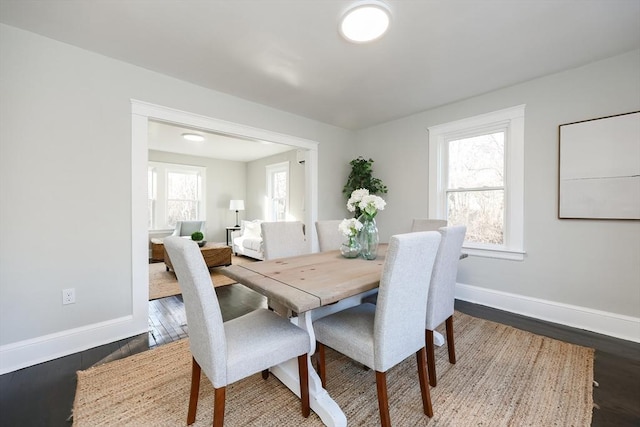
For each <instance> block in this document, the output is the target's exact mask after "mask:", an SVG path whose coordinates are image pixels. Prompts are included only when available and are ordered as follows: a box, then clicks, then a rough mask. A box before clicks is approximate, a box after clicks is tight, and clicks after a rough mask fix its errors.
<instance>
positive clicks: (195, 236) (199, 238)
mask: <svg viewBox="0 0 640 427" xmlns="http://www.w3.org/2000/svg"><path fill="white" fill-rule="evenodd" d="M203 239H204V234H202V232H201V231H194V232H193V233H191V240H193V241H194V242H196V243H198V246H200V247H202V246H204V244H205V243H207V242H205V241H204V240H203Z"/></svg>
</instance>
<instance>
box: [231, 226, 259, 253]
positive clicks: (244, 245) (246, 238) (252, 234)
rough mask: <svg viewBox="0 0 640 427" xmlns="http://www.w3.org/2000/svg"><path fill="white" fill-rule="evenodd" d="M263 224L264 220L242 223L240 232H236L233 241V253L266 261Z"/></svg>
mask: <svg viewBox="0 0 640 427" xmlns="http://www.w3.org/2000/svg"><path fill="white" fill-rule="evenodd" d="M261 222H262V220H260V219H256V220H253V221H244V220H243V221H241V222H240V231H238V232H235V233H234V237H233V239H232V241H233V252H234V253H235V254H236V255H244V256H248V257H251V258H255V259H259V260H263V259H264V250H263V245H262V230H261V229H260V223H261Z"/></svg>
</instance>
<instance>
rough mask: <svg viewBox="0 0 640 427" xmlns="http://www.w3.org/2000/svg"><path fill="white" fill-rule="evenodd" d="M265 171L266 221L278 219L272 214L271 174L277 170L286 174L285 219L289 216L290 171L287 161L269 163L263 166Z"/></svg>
mask: <svg viewBox="0 0 640 427" xmlns="http://www.w3.org/2000/svg"><path fill="white" fill-rule="evenodd" d="M265 171H266V173H267V203H266V212H265V214H266V215H265V218H267V221H278V219H277V218H276V217H275V215H274V213H273V212H274V207H273V204H274V203H273V202H274V197H273V174H274V173H278V172H285V173H286V174H287V185H286V187H287V190H286V191H287V195H286V197H285V201H284V203H285V219H284V220H286V218H287V217H288V216H289V193H290V191H289V188H290V179H291V173H290V171H289V162H281V163H274V164H271V165H267V166H265Z"/></svg>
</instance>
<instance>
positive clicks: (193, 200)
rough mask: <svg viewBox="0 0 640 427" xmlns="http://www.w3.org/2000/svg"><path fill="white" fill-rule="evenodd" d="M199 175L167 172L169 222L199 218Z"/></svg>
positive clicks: (171, 224) (169, 223)
mask: <svg viewBox="0 0 640 427" xmlns="http://www.w3.org/2000/svg"><path fill="white" fill-rule="evenodd" d="M198 195H199V177H198V175H196V174H187V173H179V172H169V173H168V174H167V220H168V221H167V222H168V225H170V226H172V227H173V226H175V225H176V222H177V221H193V220H197V219H198V203H199V197H198Z"/></svg>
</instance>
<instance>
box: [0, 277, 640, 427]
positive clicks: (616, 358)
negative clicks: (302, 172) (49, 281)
mask: <svg viewBox="0 0 640 427" xmlns="http://www.w3.org/2000/svg"><path fill="white" fill-rule="evenodd" d="M216 292H217V294H218V298H219V301H220V307H221V310H222V314H223V318H224V320H228V319H231V318H234V317H237V316H241V315H243V314H245V313H247V312H249V311H251V310H254V309H256V308H258V307H266V300H265V298H264V297H262V296H260V295H258V294H257V293H255V292H253V291H251V290H249V289H247V288H245V287H244V286H242V285H230V286H225V287H222V288H217V289H216ZM456 309H458V310H460V311H462V312H464V313H467V314H470V315H472V316H475V317H481V318H485V319H489V320H493V321H496V322H500V323H504V324H508V325H511V326H514V327H517V328H520V329H524V330H528V331H531V332H533V333H536V334H540V335H545V336H549V337H552V338H555V339H560V340H562V341H566V342H571V343H574V344H578V345H583V346H588V347H593V348H595V349H596V353H595V368H594V371H595V374H594V375H595V380H596V381H597V382H598V383H599V387H595V388H594V393H593V396H594V402H595V404H596V405H597V407H596V408H595V409H594V411H593V421H592V424H591V425H592V426H598V427H600V426H602V427H605V426H606V427H608V426H617V427H618V426H619V427H625V426H630V427H631V426H636V427H637V426H640V344H636V343H632V342H628V341H623V340H618V339H615V338H611V337H607V336H604V335H599V334H595V333H591V332H587V331H582V330H578V329H573V328H569V327H566V326H563V325H556V324H552V323H549V322H543V321H540V320H536V319H531V318H528V317H524V316H519V315H515V314H511V313H507V312H504V311H500V310H495V309H491V308H487V307H483V306H480V305H475V304H470V303H466V302H462V301H457V302H456ZM187 335H188V328H187V326H186V318H185V314H184V306H183V303H182V298H181V297H180V296H175V297H168V298H162V299H160V300H156V301H150V302H149V333H148V334H142V335H138V336H136V337H132V338H129V339H125V340H121V341H118V342H114V343H111V344H107V345H103V346H100V347H96V348H93V349H90V350H86V351H83V352H80V353H76V354H72V355H70V356H65V357H62V358H59V359H56V360H52V361H49V362H46V363H42V364H39V365H36V366H32V367H29V368H25V369H21V370H18V371H15V372H11V373H8V374H5V375H2V376H0V426H69V425H71V420H70V415H71V408H72V406H73V399H74V396H75V388H76V374H75V373H76V371H78V370H82V369H87V368H89V367H90V366H93V365H95V364H99V363H104V362H108V361H111V360H116V359H119V358H122V357H126V356H129V355H131V354H135V353H139V352H141V351H145V350H147V349H149V348H152V347H155V346H158V345H162V344H165V343H168V342H172V341H175V340H179V339H182V338H184V337H186V336H187Z"/></svg>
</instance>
